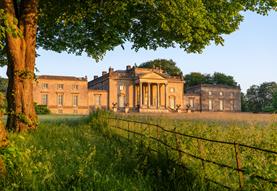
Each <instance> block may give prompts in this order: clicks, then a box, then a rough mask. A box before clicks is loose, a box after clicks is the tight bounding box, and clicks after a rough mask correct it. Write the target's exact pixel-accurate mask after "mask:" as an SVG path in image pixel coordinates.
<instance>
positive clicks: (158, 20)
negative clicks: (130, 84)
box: [0, 0, 277, 131]
mask: <svg viewBox="0 0 277 191" xmlns="http://www.w3.org/2000/svg"><path fill="white" fill-rule="evenodd" d="M276 5H277V2H276V0H248V1H245V0H220V1H215V0H186V1H185V0H159V1H157V0H143V1H142V0H112V1H108V0H95V1H92V0H58V1H57V0H1V1H0V47H2V49H1V50H0V63H1V64H7V65H8V67H7V74H8V78H9V85H8V91H7V98H8V107H9V111H8V120H7V127H8V128H9V129H16V131H23V130H26V129H32V128H36V126H37V117H36V114H35V110H34V107H33V104H32V102H33V101H32V100H33V95H32V90H33V85H32V83H33V80H34V68H35V57H36V53H35V52H36V49H37V48H38V47H42V48H44V49H46V50H53V51H57V52H61V51H66V52H69V53H75V54H82V53H87V54H88V55H89V56H91V57H93V58H94V59H96V60H98V59H101V58H102V57H103V56H104V55H105V53H106V52H107V51H109V50H112V49H113V48H114V47H116V46H118V45H121V46H124V43H125V42H131V43H132V45H133V48H134V49H135V50H138V49H140V48H145V49H153V50H155V49H157V48H158V47H165V48H167V47H176V46H179V47H180V48H182V49H183V50H184V51H186V52H193V53H201V52H202V50H203V49H204V48H205V47H206V46H207V45H209V44H210V43H211V42H213V43H215V44H216V45H219V44H223V42H224V39H223V36H224V35H226V34H230V33H232V32H234V31H235V30H237V29H238V27H239V24H240V22H241V21H242V20H243V16H242V14H243V11H246V10H250V11H254V12H257V13H259V14H264V15H265V14H267V13H268V11H270V10H272V9H273V8H276V7H277V6H276Z"/></svg>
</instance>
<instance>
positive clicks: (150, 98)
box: [135, 81, 166, 112]
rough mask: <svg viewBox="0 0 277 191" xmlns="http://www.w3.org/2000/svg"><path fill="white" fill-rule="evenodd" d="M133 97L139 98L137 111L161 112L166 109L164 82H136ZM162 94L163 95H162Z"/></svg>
mask: <svg viewBox="0 0 277 191" xmlns="http://www.w3.org/2000/svg"><path fill="white" fill-rule="evenodd" d="M136 87H137V88H138V89H139V90H138V91H136V93H137V94H139V95H135V97H137V98H139V103H138V105H139V111H141V112H149V111H152V110H153V112H155V111H156V112H162V111H164V110H165V109H166V83H165V82H161V83H157V82H143V81H142V82H140V81H139V82H138V83H137V85H136ZM162 94H163V95H162Z"/></svg>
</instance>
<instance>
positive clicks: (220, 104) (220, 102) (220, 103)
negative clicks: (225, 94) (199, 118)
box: [219, 100, 223, 111]
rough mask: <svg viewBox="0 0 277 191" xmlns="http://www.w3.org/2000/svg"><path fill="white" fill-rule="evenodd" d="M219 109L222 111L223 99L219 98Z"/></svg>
mask: <svg viewBox="0 0 277 191" xmlns="http://www.w3.org/2000/svg"><path fill="white" fill-rule="evenodd" d="M219 110H220V111H223V100H219Z"/></svg>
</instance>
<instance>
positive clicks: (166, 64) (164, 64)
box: [138, 59, 182, 76]
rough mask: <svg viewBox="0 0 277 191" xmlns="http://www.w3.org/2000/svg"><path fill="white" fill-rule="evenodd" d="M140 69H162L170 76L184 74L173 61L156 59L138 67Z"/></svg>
mask: <svg viewBox="0 0 277 191" xmlns="http://www.w3.org/2000/svg"><path fill="white" fill-rule="evenodd" d="M138 67H139V68H156V67H159V68H161V69H162V70H163V71H164V72H165V73H167V74H168V75H170V76H178V75H181V74H182V71H181V69H180V68H178V67H177V66H176V63H175V62H174V61H173V60H166V59H156V60H151V61H148V62H144V63H142V64H140V65H139V66H138Z"/></svg>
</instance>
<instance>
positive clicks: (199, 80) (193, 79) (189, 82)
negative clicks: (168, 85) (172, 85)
mask: <svg viewBox="0 0 277 191" xmlns="http://www.w3.org/2000/svg"><path fill="white" fill-rule="evenodd" d="M184 79H185V82H186V86H187V87H191V86H195V85H198V84H205V83H206V82H207V76H206V75H203V74H201V73H199V72H192V73H190V74H187V75H185V77H184Z"/></svg>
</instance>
